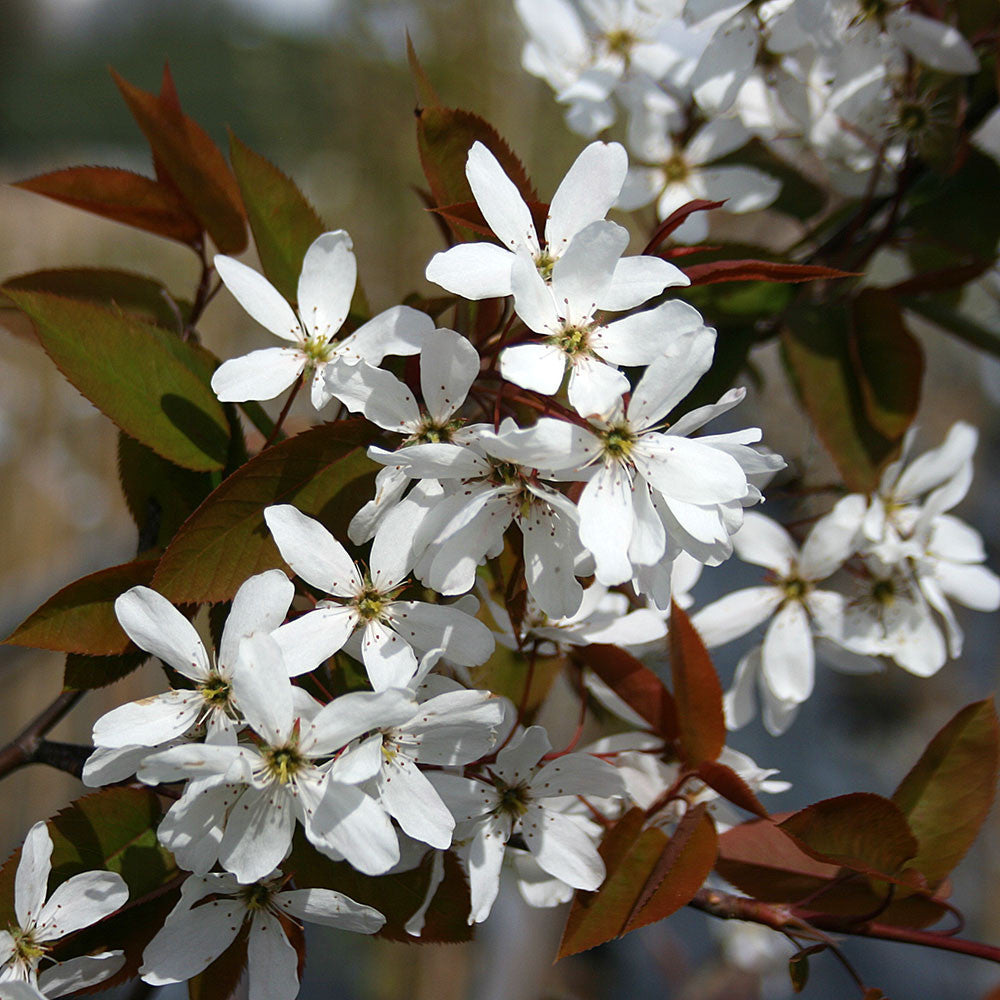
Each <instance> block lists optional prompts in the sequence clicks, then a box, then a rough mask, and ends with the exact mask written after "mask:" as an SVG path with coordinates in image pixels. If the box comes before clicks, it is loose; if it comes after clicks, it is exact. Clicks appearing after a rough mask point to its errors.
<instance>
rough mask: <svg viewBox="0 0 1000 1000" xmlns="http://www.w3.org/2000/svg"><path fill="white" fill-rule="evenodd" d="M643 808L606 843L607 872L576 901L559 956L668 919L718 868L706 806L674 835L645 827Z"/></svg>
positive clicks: (603, 846) (633, 812) (618, 826)
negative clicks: (595, 887)
mask: <svg viewBox="0 0 1000 1000" xmlns="http://www.w3.org/2000/svg"><path fill="white" fill-rule="evenodd" d="M644 824H645V815H644V813H643V811H642V810H641V809H632V810H631V811H630V812H628V813H626V814H625V816H623V817H622V818H621V819H620V820H619V821H618V822H617V823H616V824H615V825H614V826H613V827H612V828H611V830H610V831H609V832H608V833H607V835H606V836H605V838H604V841H603V843H602V844H601V846H600V854H601V857H602V858H603V859H604V864H605V867H606V868H607V875H606V877H605V879H604V882H603V883H602V884H601V887H600V888H599V889H598V890H597V891H596V892H578V893H577V894H576V896H575V897H574V899H573V905H572V907H571V908H570V912H569V917H568V919H567V921H566V928H565V930H564V931H563V937H562V941H561V942H560V944H559V954H558V957H559V958H565V957H566V956H567V955H575V954H576V953H577V952H580V951H586V950H587V949H588V948H594V947H596V946H597V945H599V944H603V943H604V942H605V941H610V940H611V939H612V938H615V937H620V936H621V935H623V934H626V933H628V932H629V931H632V930H635V929H637V928H639V927H645V926H646V925H647V924H650V923H653V922H654V921H657V920H662V919H664V918H665V917H668V916H669V915H670V914H671V913H673V912H675V911H676V910H678V909H680V907H682V906H684V905H685V903H687V902H688V901H690V900H691V899H692V898H693V897H694V894H695V893H696V892H697V891H698V889H700V888H701V886H702V883H703V882H704V881H705V878H706V876H707V875H708V873H709V872H710V871H711V870H712V865H713V863H714V861H715V853H716V840H717V838H716V833H715V827H714V825H713V824H712V821H711V819H710V818H709V817H708V815H707V813H706V812H705V807H704V806H698V807H696V808H695V809H692V810H691V811H690V812H689V814H688V816H686V817H685V819H684V820H682V821H681V823H680V825H679V826H678V828H677V830H676V831H675V832H674V835H673V837H669V838H668V837H667V835H666V834H665V833H664V832H663V830H661V829H660V828H659V827H655V826H654V827H649V828H648V829H644Z"/></svg>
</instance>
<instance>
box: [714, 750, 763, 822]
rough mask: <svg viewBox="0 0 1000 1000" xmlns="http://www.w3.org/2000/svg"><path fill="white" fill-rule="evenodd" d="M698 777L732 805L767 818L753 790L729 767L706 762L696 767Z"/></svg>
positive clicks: (716, 762) (715, 762)
mask: <svg viewBox="0 0 1000 1000" xmlns="http://www.w3.org/2000/svg"><path fill="white" fill-rule="evenodd" d="M698 777H699V778H701V780H702V781H704V782H705V784H706V785H708V787H709V788H713V789H715V791H717V792H718V793H719V794H720V795H721V796H722V797H723V798H724V799H728V800H729V801H730V802H732V803H733V805H736V806H739V807H740V808H741V809H746V811H747V812H752V813H755V814H756V815H757V816H760V817H762V818H763V819H766V818H767V815H768V813H767V810H766V809H765V808H764V807H763V806H762V805H761V804H760V800H759V799H758V798H757V796H756V794H755V793H754V790H753V789H752V788H751V787H750V786H749V785H748V784H747V783H746V782H745V781H744V780H743V779H742V778H741V777H740V776H739V775H738V774H737V773H736V772H735V771H734V770H733V769H732V768H731V767H727V766H726V765H725V764H720V763H719V762H718V761H715V760H706V761H703V762H702V763H701V764H700V765H699V766H698Z"/></svg>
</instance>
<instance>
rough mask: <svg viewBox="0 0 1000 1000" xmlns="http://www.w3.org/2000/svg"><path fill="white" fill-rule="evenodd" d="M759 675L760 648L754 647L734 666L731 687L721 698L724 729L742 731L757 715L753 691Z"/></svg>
mask: <svg viewBox="0 0 1000 1000" xmlns="http://www.w3.org/2000/svg"><path fill="white" fill-rule="evenodd" d="M759 673H760V646H754V648H753V649H751V650H750V651H749V652H748V653H745V654H744V655H743V656H742V657H741V658H740V661H739V663H737V664H736V674H735V676H734V677H733V683H732V686H731V687H730V688H729V690H728V691H727V692H726V693H725V695H724V696H723V698H722V706H723V708H724V709H725V713H726V729H728V730H730V731H732V730H735V729H742V728H743V727H744V726H745V725H746V724H747V723H748V722H750V721H751V719H753V717H754V716H755V715H756V714H757V703H756V699H755V698H754V694H753V690H754V686H755V684H756V681H757V677H758V675H759Z"/></svg>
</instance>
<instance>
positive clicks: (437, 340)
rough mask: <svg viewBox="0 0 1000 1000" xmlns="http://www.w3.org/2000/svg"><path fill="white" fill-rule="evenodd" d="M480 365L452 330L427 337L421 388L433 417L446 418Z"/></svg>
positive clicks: (476, 354)
mask: <svg viewBox="0 0 1000 1000" xmlns="http://www.w3.org/2000/svg"><path fill="white" fill-rule="evenodd" d="M480 245H481V244H480ZM479 365H480V361H479V352H478V351H477V350H476V349H475V348H474V347H473V346H472V344H471V343H469V341H468V340H467V339H466V338H465V337H463V336H461V335H460V334H458V333H455V331H454V330H446V329H442V330H435V331H434V332H433V333H432V334H430V335H429V336H428V337H427V340H426V341H425V343H424V346H423V348H422V349H421V351H420V391H421V393H422V394H423V397H424V405H425V406H426V407H427V412H428V413H430V415H431V416H432V417H434V419H435V420H439V421H444V420H448V419H449V418H450V417H451V416H452V415H453V414H454V413H455V411H456V410H457V409H458V408H459V407H460V406H461V405H462V403H463V402H464V401H465V397H466V394H467V393H468V391H469V388H470V387H471V386H472V383H473V382H474V381H475V379H476V376H477V375H478V374H479Z"/></svg>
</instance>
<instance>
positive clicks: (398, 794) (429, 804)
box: [378, 754, 455, 851]
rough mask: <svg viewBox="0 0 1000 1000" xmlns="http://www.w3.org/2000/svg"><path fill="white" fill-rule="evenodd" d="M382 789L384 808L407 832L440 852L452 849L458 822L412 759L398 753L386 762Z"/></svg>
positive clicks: (381, 776) (380, 781)
mask: <svg viewBox="0 0 1000 1000" xmlns="http://www.w3.org/2000/svg"><path fill="white" fill-rule="evenodd" d="M378 790H379V799H380V801H381V802H382V805H383V806H384V807H385V808H386V809H387V810H388V812H389V815H390V816H392V817H393V818H394V819H395V820H396V822H398V823H399V825H400V826H401V827H402V828H403V832H404V833H407V834H409V835H410V836H411V837H413V838H415V839H416V840H419V841H422V842H423V843H425V844H430V845H431V847H436V848H437V849H438V850H442V851H443V850H446V849H447V848H448V847H450V846H451V834H452V830H454V829H455V819H454V817H453V816H452V815H451V813H450V812H449V811H448V809H447V807H446V806H445V804H444V803H443V802H442V801H441V796H440V795H438V793H437V792H436V791H435V790H434V786H433V785H432V784H431V783H430V782H429V781H428V780H427V778H426V777H424V774H423V772H422V771H420V769H419V768H418V767H417V766H416V764H414V763H413V761H412V760H409V759H408V758H407V757H404V756H403V755H402V754H397V755H396V756H395V757H394V758H392V759H391V760H388V761H386V763H385V766H384V767H383V768H382V774H381V775H380V777H379V782H378Z"/></svg>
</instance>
